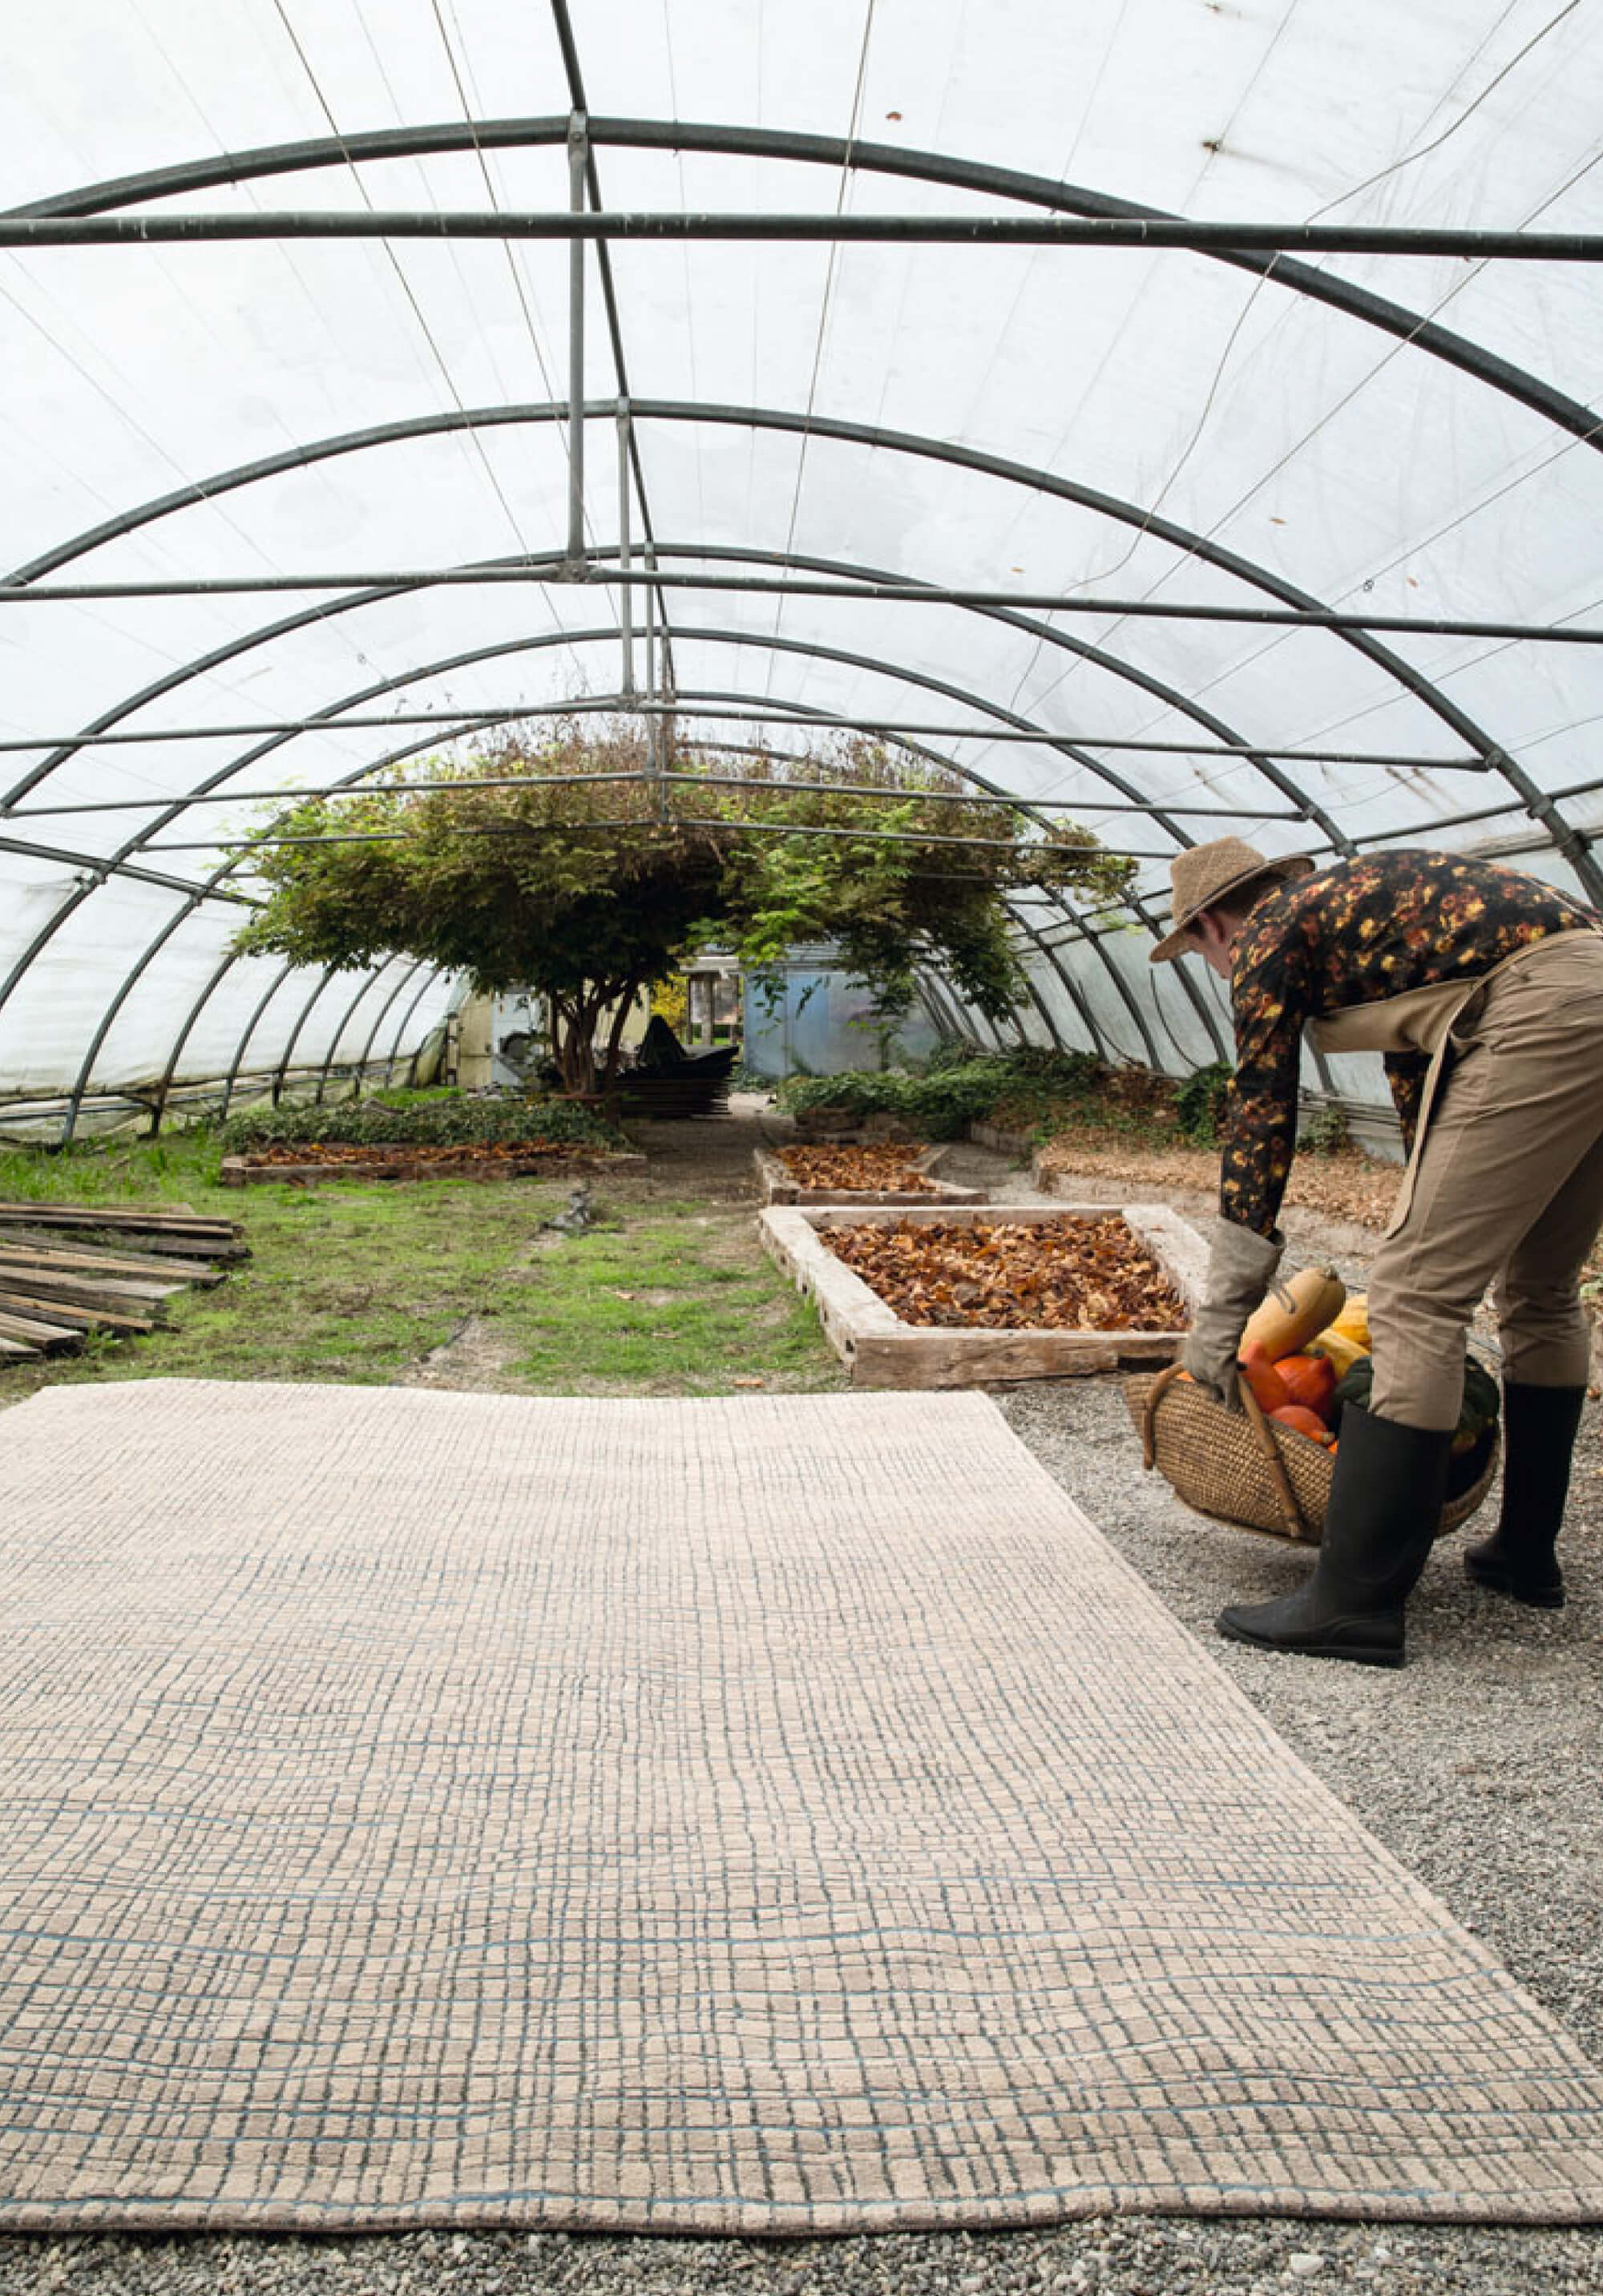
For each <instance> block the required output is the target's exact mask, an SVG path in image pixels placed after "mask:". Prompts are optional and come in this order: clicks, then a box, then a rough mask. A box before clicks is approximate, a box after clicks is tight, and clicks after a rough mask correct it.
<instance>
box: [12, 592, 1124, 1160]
mask: <svg viewBox="0 0 1603 2296" xmlns="http://www.w3.org/2000/svg"><path fill="white" fill-rule="evenodd" d="M613 635H614V634H613V633H612V631H611V630H609V629H596V630H592V631H557V632H544V633H540V634H538V635H536V636H534V637H532V638H523V639H516V640H512V641H508V642H505V643H502V644H497V645H494V646H486V647H479V648H475V649H473V650H472V651H470V652H465V653H463V654H460V655H454V656H450V657H448V658H446V659H444V660H440V661H439V662H435V663H429V664H424V665H422V666H418V667H414V668H411V669H409V670H408V671H407V672H406V673H404V674H403V675H401V676H398V677H395V678H392V679H389V680H385V681H382V683H381V684H379V685H374V686H373V687H371V688H368V689H366V690H365V692H366V695H367V696H369V697H371V695H373V694H375V693H382V692H385V691H388V690H390V689H392V688H393V687H394V686H395V685H406V684H411V683H414V682H415V681H416V680H417V679H419V678H422V677H429V676H444V675H446V674H448V672H449V671H450V670H452V669H456V668H462V667H464V666H465V665H466V664H468V663H470V662H473V661H479V660H495V659H501V658H504V657H505V656H506V654H508V653H513V652H540V651H544V650H545V649H547V647H551V646H555V645H562V644H607V643H610V642H611V640H612V636H613ZM683 635H686V636H694V637H695V638H696V639H697V640H698V642H704V643H708V644H747V645H753V646H758V647H761V648H763V649H764V650H772V651H780V652H795V653H803V654H807V655H810V656H818V655H820V654H824V653H828V654H830V655H831V656H833V657H837V658H839V659H841V660H844V661H846V662H847V663H848V664H849V665H851V666H853V667H859V668H867V669H869V670H872V671H874V672H875V673H877V674H880V675H884V676H893V677H900V678H901V679H903V680H904V682H908V683H915V684H918V685H923V686H925V687H926V688H928V689H930V690H934V691H939V692H942V693H946V694H947V696H948V698H949V699H952V700H956V701H966V702H967V703H968V704H969V705H970V706H972V707H974V708H976V709H985V710H990V711H991V712H992V713H993V714H998V713H997V712H996V705H994V704H991V703H989V702H987V701H984V700H983V698H982V696H979V695H972V694H969V693H966V690H965V689H963V688H961V687H949V686H946V685H941V683H940V682H939V681H935V680H933V679H929V678H926V677H925V676H923V675H922V674H920V673H917V672H914V671H910V670H905V669H900V668H897V667H896V666H894V665H892V664H889V663H886V662H884V661H882V660H875V659H874V658H871V657H866V656H859V655H846V654H841V653H839V650H837V649H825V648H820V647H818V646H814V645H812V644H808V643H806V642H804V641H801V640H799V639H784V640H779V641H777V642H770V641H768V640H765V639H763V638H762V637H761V636H760V635H758V634H757V633H753V632H729V631H725V630H722V629H718V628H711V629H705V630H703V629H702V628H700V627H696V628H695V629H686V631H685V632H684V633H683ZM720 698H727V699H728V698H735V697H731V696H722V697H720ZM328 706H329V708H330V709H331V710H338V709H346V708H349V707H350V706H352V705H351V703H350V701H349V700H344V701H335V702H333V703H331V704H330V705H328ZM620 706H621V707H622V706H623V703H622V701H621V703H620ZM795 706H796V708H797V709H798V711H801V710H807V711H808V712H809V714H810V715H811V716H812V717H814V718H815V719H816V720H817V722H818V723H819V724H820V725H838V726H843V727H849V726H850V722H851V721H850V720H849V719H847V718H844V717H839V716H837V715H834V714H833V713H830V712H827V711H825V710H823V709H818V708H816V707H814V706H813V705H809V704H803V703H797V704H796V705H795ZM1015 722H1016V723H1018V724H1020V725H1021V726H1025V725H1026V724H1027V721H1024V720H1015ZM468 730H471V727H470V728H469V729H468ZM293 738H295V737H294V736H293V735H292V734H281V735H277V736H275V737H273V738H272V739H271V740H270V741H268V742H264V743H262V744H260V745H259V747H258V749H256V750H252V751H251V752H250V753H249V754H248V755H247V756H246V757H244V758H238V759H236V760H234V763H233V764H232V765H231V766H230V767H225V768H222V769H221V770H220V771H219V773H218V775H215V776H213V783H215V782H216V781H218V780H220V779H222V778H224V777H226V775H227V774H228V773H231V772H239V771H242V770H243V768H244V767H246V766H247V765H249V764H250V763H251V762H253V760H254V758H256V757H258V756H259V755H261V754H263V752H264V751H265V750H267V749H271V748H275V747H277V746H280V745H281V744H282V743H283V742H287V741H289V740H292V739H293ZM442 738H444V739H448V738H450V736H449V735H448V734H445V733H442V732H436V733H432V734H429V735H428V736H426V737H425V738H424V739H423V740H421V741H415V742H408V743H407V744H405V745H403V746H402V747H401V748H399V749H397V750H391V751H390V752H388V753H386V755H384V756H383V757H382V758H375V759H372V760H370V761H368V762H367V763H366V764H364V765H363V766H361V767H358V768H356V769H355V771H354V772H352V773H351V774H350V775H348V776H347V777H346V778H345V780H344V781H342V782H337V783H330V784H329V785H328V787H329V790H330V791H337V790H339V789H341V788H350V787H353V786H355V785H357V784H358V783H360V782H361V781H362V780H364V779H365V778H366V776H367V775H372V774H375V773H380V772H382V771H383V770H384V768H385V767H387V766H390V765H393V764H397V763H399V762H400V761H401V760H402V759H403V758H407V757H410V756H412V755H415V753H416V751H418V750H423V749H429V748H432V746H433V745H434V744H435V742H438V741H440V739H442ZM899 746H901V747H904V748H907V749H908V750H917V752H918V754H921V755H923V756H925V757H928V758H932V759H933V761H934V762H936V763H937V764H941V765H946V766H948V767H949V769H950V770H952V771H953V772H955V773H957V774H958V775H959V776H960V777H961V778H963V779H966V780H969V781H973V782H975V783H979V784H981V785H982V786H985V787H993V786H994V785H993V784H991V783H989V782H988V781H987V778H986V776H984V775H981V774H980V773H978V772H977V770H976V769H974V768H973V767H962V766H958V765H956V764H955V763H953V761H951V760H949V759H946V758H941V757H940V756H939V754H938V753H936V752H934V751H932V750H927V749H924V748H922V746H921V745H917V744H915V743H913V742H901V743H900V745H899ZM210 785H211V784H209V786H210ZM1009 794H1010V793H1009ZM1020 808H1021V810H1028V802H1027V800H1020ZM182 809H183V808H182V805H181V804H180V805H178V806H175V807H173V808H169V811H168V813H167V815H166V816H164V817H166V818H170V817H171V816H172V815H173V814H174V813H176V812H180V811H182ZM232 866H233V865H232V864H227V865H225V866H224V867H223V868H221V869H219V870H218V872H217V873H215V875H214V877H213V880H212V883H213V885H215V884H216V883H217V882H218V881H220V879H221V878H222V877H223V876H225V875H226V874H227V873H228V870H229V868H231V867H232ZM206 897H207V896H206V892H205V891H200V892H197V893H195V894H194V895H193V897H192V898H191V900H190V901H189V903H188V904H187V905H186V906H185V908H183V909H181V910H179V911H177V913H176V914H174V915H173V916H172V917H170V918H169V919H168V920H167V922H166V923H165V924H164V925H163V927H162V930H161V931H160V933H159V934H158V936H157V937H156V939H155V940H154V941H153V942H152V944H151V945H150V947H147V949H146V950H145V951H144V955H142V956H141V958H140V959H139V961H138V963H137V964H136V965H135V966H134V967H133V968H131V970H130V971H129V972H127V974H125V976H124V978H123V980H122V981H121V983H120V984H119V988H118V989H117V991H116V993H115V995H114V996H113V997H112V1000H111V1005H110V1006H109V1008H108V1010H107V1012H106V1013H105V1014H104V1015H103V1018H102V1021H101V1022H100V1024H99V1026H98V1028H97V1029H96V1031H95V1037H94V1039H93V1040H92V1042H91V1043H90V1045H89V1046H88V1048H87V1050H86V1054H85V1058H84V1062H83V1065H82V1067H81V1068H80V1070H79V1074H78V1079H77V1082H76V1084H75V1086H74V1088H73V1092H72V1095H71V1096H70V1107H69V1110H68V1113H67V1118H66V1131H65V1133H64V1135H63V1136H64V1137H70V1135H71V1130H72V1128H73V1124H74V1122H75V1119H76V1112H77V1110H78V1106H79V1105H81V1103H82V1101H83V1099H84V1097H85V1096H86V1094H87V1092H88V1090H89V1087H90V1082H91V1078H92V1077H93V1072H94V1063H95V1060H96V1059H97V1058H98V1056H99V1053H100V1049H101V1047H102V1046H103V1043H104V1041H105V1037H106V1036H107V1035H108V1033H109V1032H110V1029H111V1026H112V1023H113V1022H114V1021H115V1019H116V1016H117V1013H119V1011H120V1010H121V1008H122V1005H123V1004H124V1003H125V1002H126V1001H127V997H128V996H129V995H130V994H131V993H132V991H133V989H134V988H135V987H136V984H137V982H138V980H140V979H141V978H142V977H143V975H144V972H145V971H146V970H147V969H148V967H149V965H150V964H152V962H153V961H154V959H155V957H156V955H158V954H159V953H160V949H161V948H162V947H165V945H166V943H167V941H168V939H169V938H170V937H171V935H172V934H173V933H174V932H175V931H177V928H178V926H179V925H180V924H181V923H182V922H184V920H185V917H186V916H188V915H191V914H193V911H194V909H195V908H196V907H198V906H199V905H200V903H201V900H202V899H204V898H206ZM78 898H86V893H80V895H79V896H78ZM1133 902H1134V904H1135V905H1139V896H1137V897H1133ZM1058 905H1059V906H1060V907H1061V908H1063V909H1064V911H1065V918H1066V921H1067V922H1071V923H1076V922H1077V920H1076V917H1075V913H1074V910H1073V904H1072V903H1069V902H1067V901H1065V900H1063V899H1062V898H1061V897H1058ZM1008 906H1009V907H1010V909H1011V908H1012V905H1011V904H1008ZM1139 906H1140V911H1141V914H1143V918H1144V921H1146V922H1148V923H1149V929H1150V921H1149V920H1147V919H1146V917H1145V908H1144V905H1139ZM64 913H65V911H64V910H63V914H64ZM1013 914H1014V916H1015V922H1016V923H1017V924H1018V926H1019V927H1020V929H1021V930H1022V931H1025V932H1026V933H1027V934H1028V935H1029V937H1030V938H1031V939H1032V940H1033V941H1034V942H1035V943H1036V945H1037V947H1040V950H1041V953H1042V954H1043V955H1045V956H1046V957H1047V958H1048V963H1049V964H1051V967H1052V970H1053V971H1054V972H1056V974H1057V977H1058V979H1059V980H1060V981H1061V982H1062V984H1063V987H1064V989H1065V994H1066V995H1067V996H1069V998H1070V1000H1071V1002H1072V1003H1073V1005H1075V1007H1076V1009H1077V1010H1078V1011H1079V1012H1080V1013H1081V1019H1082V1020H1083V1021H1084V1022H1085V1025H1086V1027H1087V1029H1089V1032H1090V1033H1091V1036H1092V1037H1093V1040H1094V1041H1096V1042H1098V1043H1100V1041H1101V1037H1100V1032H1099V1030H1098V1029H1097V1023H1096V1021H1095V1020H1094V1018H1093V1017H1092V1015H1091V1014H1090V1013H1089V1010H1088V1009H1087V1008H1086V1007H1085V1006H1084V1005H1083V1004H1082V1003H1081V998H1080V996H1079V992H1078V990H1077V988H1075V986H1074V983H1073V981H1072V980H1071V979H1070V978H1069V976H1068V975H1067V973H1065V972H1064V970H1063V967H1062V966H1061V965H1060V964H1058V963H1057V960H1056V957H1055V956H1054V955H1053V954H1052V950H1051V947H1050V946H1049V944H1048V943H1047V942H1046V941H1045V940H1044V939H1041V938H1040V936H1039V935H1038V934H1037V933H1036V932H1035V931H1034V929H1033V928H1032V926H1031V925H1030V924H1029V922H1028V921H1027V920H1025V919H1023V918H1022V917H1019V916H1018V914H1017V912H1016V910H1013ZM1079 937H1080V938H1081V939H1087V940H1089V941H1091V942H1092V945H1093V946H1095V945H1096V937H1095V936H1094V935H1090V934H1088V933H1085V932H1083V931H1081V932H1080V935H1079ZM44 938H45V936H41V937H40V938H39V944H38V945H40V946H43V940H44ZM1098 955H1101V956H1102V957H1103V961H1104V963H1105V964H1106V953H1105V952H1102V951H1101V950H1100V949H1098ZM30 961H31V960H30ZM235 962H237V959H236V958H234V957H233V956H229V957H227V958H226V959H225V960H224V962H223V964H221V965H219V966H218V968H217V969H216V970H215V971H214V972H213V974H212V976H211V978H210V980H209V981H208V982H207V984H206V987H205V988H204V989H203V990H202V991H201V995H200V996H199V998H198V999H197V1001H196V1003H195V1005H193V1007H192V1009H191V1012H190V1013H189V1014H188V1016H187V1017H186V1019H185V1022H184V1026H183V1028H182V1029H181V1030H180V1032H179V1035H178V1037H177V1041H176V1043H175V1046H174V1050H173V1053H172V1055H171V1057H170V1059H169V1067H168V1070H167V1071H166V1073H165V1075H164V1077H163V1079H162V1087H163V1091H164V1092H165V1090H166V1089H167V1088H168V1087H170V1084H171V1081H172V1078H173V1075H174V1074H175V1072H176V1066H177V1060H178V1058H179V1057H180V1055H181V1052H182V1047H183V1045H184V1043H185V1041H186V1040H187V1038H188V1037H189V1035H190V1033H191V1031H192V1030H193V1027H194V1025H195V1023H196V1021H197V1020H198V1019H199V1016H200V1013H201V1011H202V1010H203V1009H204V1007H205V1005H206V1004H207V1003H208V1002H209V1001H210V996H212V994H213V993H214V991H215V990H216V988H218V985H219V984H220V982H221V980H222V979H223V978H224V976H225V974H226V972H228V971H229V970H230V969H231V967H232V965H233V964H234V963H235ZM1108 969H1109V971H1110V973H1111V972H1113V968H1112V967H1111V966H1109V968H1108ZM295 970H297V968H295V967H293V966H287V965H286V966H285V967H284V968H283V969H282V971H281V972H279V974H278V975H277V976H276V978H275V980H274V981H273V983H272V984H271V985H270V986H269V988H267V991H266V992H265V994H264V996H263V997H262V999H261V1001H260V1003H259V1005H258V1006H257V1008H256V1010H255V1012H254V1013H253V1014H252V1016H251V1022H250V1025H249V1027H248V1028H247V1029H246V1032H245V1036H244V1037H243V1040H242V1043H241V1046H240V1047H239V1050H238V1051H237V1052H236V1054H235V1058H234V1069H233V1070H232V1071H231V1073H233V1074H237V1071H238V1069H239V1067H240V1065H241V1063H242V1062H243V1055H244V1052H245V1050H246V1049H247V1048H248V1046H249V1041H250V1037H251V1035H253V1034H254V1032H255V1029H256V1026H257V1024H258V1022H259V1019H260V1017H261V1014H262V1013H263V1012H265V1010H266V1009H267V1005H268V1003H270V1002H271V999H272V997H273V996H275V994H276V992H277V989H278V988H279V987H280V986H281V985H282V984H283V982H284V980H285V979H286V978H287V977H288V976H289V975H290V973H292V972H294V971H295ZM1114 978H1115V981H1117V976H1116V975H1114ZM12 985H14V983H13V984H8V993H9V987H10V986H12ZM326 985H327V980H326V977H325V979H324V980H321V981H320V982H319V984H318V988H317V990H316V994H315V995H314V997H313V1000H312V1002H313V1004H315V1003H316V998H317V996H321V994H322V993H323V989H324V988H325V987H326ZM1027 985H1028V986H1029V988H1030V991H1031V995H1032V1001H1034V1002H1035V1003H1036V1004H1037V1005H1038V1006H1040V1010H1041V1013H1042V1018H1043V1019H1044V1020H1045V1021H1046V1022H1047V1026H1048V1029H1052V1030H1054V1033H1055V1029H1054V1023H1053V1021H1052V1019H1051V1016H1050V1014H1049V1013H1048V1012H1047V1010H1046V1008H1045V1006H1044V1005H1041V1004H1040V997H1039V996H1038V995H1037V993H1036V992H1035V989H1034V986H1033V984H1032V983H1027ZM1118 985H1120V987H1121V994H1122V995H1124V1001H1125V1002H1126V1003H1130V1000H1129V998H1128V996H1127V995H1125V993H1124V992H1123V990H1122V984H1118ZM310 1009H311V1008H310V1006H309V1005H308V1009H307V1013H303V1014H302V1016H301V1019H300V1021H298V1022H297V1025H296V1029H295V1032H294V1033H295V1035H296V1036H299V1034H300V1028H301V1027H302V1026H303V1025H304V1022H305V1020H306V1018H307V1017H308V1015H309V1012H310ZM1130 1014H1131V1018H1132V1019H1133V1020H1134V1021H1135V1022H1136V1026H1137V1028H1138V1029H1139V1030H1140V1032H1141V1034H1142V1037H1143V1040H1144V1041H1145V1042H1146V1043H1147V1046H1148V1050H1149V1051H1150V1053H1151V1054H1152V1056H1153V1058H1154V1060H1155V1059H1156V1057H1157V1054H1156V1046H1155V1045H1154V1044H1153V1043H1152V1040H1151V1038H1150V1037H1148V1036H1147V1031H1146V1029H1145V1026H1144V1022H1143V1020H1142V1016H1141V1014H1140V1013H1139V1008H1138V1007H1136V1006H1135V1005H1133V1004H1131V1005H1130ZM292 1042H293V1039H292ZM226 1106H227V1102H226V1100H225V1108H224V1112H225V1113H226Z"/></svg>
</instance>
